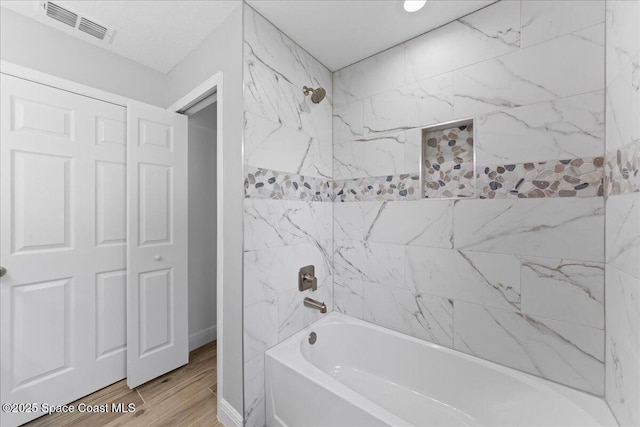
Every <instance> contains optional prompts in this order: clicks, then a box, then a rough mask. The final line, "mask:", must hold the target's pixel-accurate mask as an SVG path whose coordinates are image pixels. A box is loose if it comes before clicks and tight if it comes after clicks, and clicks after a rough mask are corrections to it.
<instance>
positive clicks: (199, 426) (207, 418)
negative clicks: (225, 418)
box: [189, 408, 220, 427]
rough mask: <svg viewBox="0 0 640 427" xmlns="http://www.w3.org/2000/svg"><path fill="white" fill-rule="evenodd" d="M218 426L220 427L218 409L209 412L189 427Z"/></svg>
mask: <svg viewBox="0 0 640 427" xmlns="http://www.w3.org/2000/svg"><path fill="white" fill-rule="evenodd" d="M217 426H220V423H219V422H218V411H217V408H216V409H213V410H211V411H209V412H207V413H206V414H204V415H203V416H202V417H200V419H198V420H197V421H196V422H194V423H193V424H190V425H189V427H217Z"/></svg>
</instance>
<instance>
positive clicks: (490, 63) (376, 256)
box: [333, 1, 606, 395]
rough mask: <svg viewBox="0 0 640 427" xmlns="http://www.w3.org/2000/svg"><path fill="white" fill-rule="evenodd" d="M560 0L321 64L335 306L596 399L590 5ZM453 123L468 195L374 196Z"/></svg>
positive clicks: (597, 200) (599, 74)
mask: <svg viewBox="0 0 640 427" xmlns="http://www.w3.org/2000/svg"><path fill="white" fill-rule="evenodd" d="M560 3H561V4H560ZM560 3H558V4H556V2H546V1H527V2H505V1H502V2H498V3H495V4H493V5H491V6H488V7H487V8H485V9H483V10H481V11H479V12H478V13H474V14H471V15H469V16H468V17H465V18H463V19H461V20H458V21H456V22H454V23H451V24H448V25H446V26H444V27H442V28H440V29H438V30H435V31H432V32H430V33H427V34H425V35H423V36H420V37H418V38H416V39H413V40H411V41H409V42H407V43H404V44H402V45H399V46H396V47H394V48H392V49H389V50H387V51H385V52H382V53H381V54H379V55H375V56H373V57H371V58H368V59H366V60H364V61H361V62H359V63H357V64H354V65H352V66H350V67H347V68H346V69H343V70H340V71H338V72H336V73H334V110H333V138H334V143H333V144H334V153H333V155H334V160H333V165H334V167H333V173H334V177H333V178H334V186H335V188H336V189H339V190H342V194H341V197H337V196H335V195H334V201H335V202H340V201H345V202H350V203H335V204H334V205H333V208H334V269H335V271H334V305H335V309H336V310H339V311H342V312H345V313H347V314H350V315H353V316H356V317H361V318H363V319H366V320H368V321H372V322H375V323H379V324H382V325H384V326H387V327H390V328H392V329H395V330H399V331H401V332H404V333H408V334H411V335H414V336H418V337H420V338H423V339H426V340H430V341H433V342H438V343H440V344H442V345H447V346H452V347H453V348H456V349H458V350H461V351H464V352H467V353H470V354H474V355H477V356H480V357H484V358H487V359H489V360H493V361H496V362H498V363H502V364H505V365H507V366H511V367H514V368H516V369H521V370H524V371H527V372H530V373H533V374H536V375H540V376H542V377H545V378H548V379H551V380H554V381H557V382H560V383H564V384H568V385H570V386H572V387H576V388H579V389H582V390H585V391H588V392H590V393H594V394H599V395H602V394H603V392H604V387H605V381H604V371H605V369H604V359H605V356H604V354H605V351H604V292H605V290H604V280H605V259H604V203H605V202H604V197H602V196H603V195H604V186H603V178H604V167H605V163H606V161H605V141H604V139H605V90H604V89H605V87H604V67H605V64H604V30H605V28H604V19H605V14H604V2H603V1H583V2H560ZM459 46H464V47H465V48H464V54H460V50H459ZM443 47H450V48H449V49H445V48H443ZM468 118H473V119H474V126H475V128H476V129H475V132H476V135H475V136H476V137H475V139H474V146H475V150H476V151H475V154H476V173H477V176H476V178H477V179H478V185H477V186H476V187H475V192H474V195H473V197H470V198H465V199H462V200H437V199H421V200H419V199H418V198H415V196H414V195H411V197H410V198H409V199H401V198H400V197H398V196H399V194H398V195H396V194H395V193H391V194H386V193H380V194H376V193H377V190H379V189H382V188H381V187H379V186H380V185H384V182H395V181H396V180H397V179H400V177H402V176H404V177H410V176H415V175H418V172H419V166H420V165H419V164H416V163H415V160H412V159H415V158H416V157H419V154H418V153H419V150H420V143H421V139H420V132H421V129H422V128H424V127H428V126H434V125H437V124H438V123H440V122H449V121H455V120H462V119H468ZM374 155H377V157H376V158H374ZM534 182H535V183H534ZM498 184H500V185H498ZM516 187H517V188H516ZM383 188H384V187H383ZM372 190H376V191H372ZM545 190H546V191H545ZM561 192H562V193H561ZM406 194H407V196H409V191H407V192H406ZM414 194H415V190H414ZM414 198H415V199H414ZM489 198H491V199H489ZM416 224H419V226H416ZM380 312H383V313H384V315H379V314H378V315H377V316H376V315H375V314H376V313H380Z"/></svg>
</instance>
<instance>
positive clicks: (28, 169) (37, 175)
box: [10, 151, 73, 254]
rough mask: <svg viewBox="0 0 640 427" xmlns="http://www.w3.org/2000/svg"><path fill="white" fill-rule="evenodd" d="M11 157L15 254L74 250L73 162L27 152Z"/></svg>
mask: <svg viewBox="0 0 640 427" xmlns="http://www.w3.org/2000/svg"><path fill="white" fill-rule="evenodd" d="M11 157H12V159H11V163H12V164H11V166H12V168H11V169H12V171H13V173H12V176H11V181H12V183H11V184H10V185H11V190H12V192H11V194H12V195H13V221H14V233H13V236H14V244H13V254H18V253H25V252H30V251H47V250H48V251H51V250H60V249H70V248H71V245H72V243H71V227H72V224H71V207H70V201H71V194H70V193H71V185H72V182H71V168H72V167H71V164H72V162H73V159H72V158H69V157H63V156H55V155H51V154H43V153H30V152H24V151H13V152H12V153H11ZM34 195H37V197H34Z"/></svg>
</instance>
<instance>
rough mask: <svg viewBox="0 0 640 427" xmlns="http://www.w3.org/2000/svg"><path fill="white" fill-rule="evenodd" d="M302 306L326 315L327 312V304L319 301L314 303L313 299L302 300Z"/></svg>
mask: <svg viewBox="0 0 640 427" xmlns="http://www.w3.org/2000/svg"><path fill="white" fill-rule="evenodd" d="M304 306H305V307H309V308H315V309H316V310H320V313H326V312H327V304H325V303H323V302H320V301H316V300H314V299H311V298H309V297H306V298H305V299H304Z"/></svg>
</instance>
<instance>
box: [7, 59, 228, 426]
mask: <svg viewBox="0 0 640 427" xmlns="http://www.w3.org/2000/svg"><path fill="white" fill-rule="evenodd" d="M0 73H2V74H6V75H10V76H14V77H17V78H20V79H24V80H29V81H32V82H34V83H38V84H42V85H45V86H50V87H53V88H56V89H61V90H65V91H67V92H71V93H75V94H78V95H82V96H86V97H89V98H93V99H97V100H99V101H104V102H109V103H111V104H115V105H119V106H121V107H125V108H126V107H127V102H128V101H129V98H127V97H124V96H121V95H117V94H114V93H111V92H107V91H104V90H101V89H96V88H94V87H91V86H87V85H83V84H81V83H77V82H74V81H72V80H67V79H64V78H61V77H57V76H54V75H51V74H47V73H43V72H41V71H37V70H34V69H31V68H28V67H23V66H21V65H17V64H14V63H12V62H9V61H5V60H0ZM222 88H223V75H222V71H218V72H217V73H215V74H214V75H213V76H211V77H209V78H208V79H206V80H205V81H203V82H202V83H200V84H199V85H198V86H197V87H196V88H194V89H193V90H191V91H190V92H189V93H187V94H186V95H185V96H183V97H182V98H180V99H179V100H178V101H176V102H175V103H174V104H172V105H171V106H170V107H168V108H167V110H168V111H172V112H178V111H181V110H184V109H185V108H186V107H188V106H190V105H193V104H195V103H196V102H197V101H199V100H202V99H204V98H205V97H206V96H208V95H210V94H213V93H216V96H217V102H218V108H216V114H217V129H216V138H217V139H216V174H217V178H216V179H217V185H216V187H217V197H216V199H217V200H216V210H217V221H216V222H217V224H216V240H217V243H216V244H217V255H216V264H217V265H216V317H217V319H216V334H217V338H216V339H217V341H218V344H217V348H218V350H217V378H218V380H217V393H216V395H217V401H218V416H219V417H220V415H222V416H223V417H224V418H229V419H228V420H225V421H227V422H226V423H225V424H227V425H240V423H238V421H239V420H237V419H236V418H237V416H235V415H236V414H235V412H236V411H235V410H233V408H231V407H230V405H229V404H228V403H227V402H226V401H225V400H224V399H223V396H224V384H223V378H224V375H223V374H222V373H223V369H224V363H223V354H224V352H223V351H222V348H223V345H224V341H223V336H224V329H223V318H224V317H223V315H222V313H223V310H224V304H223V301H224V292H223V290H224V286H223V277H224V276H223V268H224V245H223V244H222V243H223V241H222V239H223V233H222V229H223V221H222V220H223V215H224V209H223V200H224V198H223V197H222V194H223V192H224V185H223V179H224V174H223V173H222V172H223V167H224V162H223V157H222V156H223V150H222V147H223V137H224V135H223V124H224V120H223V108H221V107H222V106H223V105H224V104H223V90H222ZM225 409H226V411H225Z"/></svg>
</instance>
